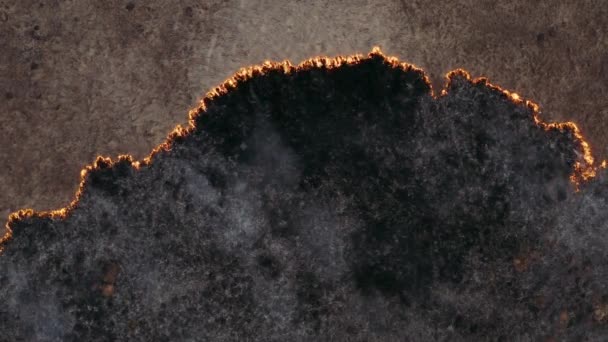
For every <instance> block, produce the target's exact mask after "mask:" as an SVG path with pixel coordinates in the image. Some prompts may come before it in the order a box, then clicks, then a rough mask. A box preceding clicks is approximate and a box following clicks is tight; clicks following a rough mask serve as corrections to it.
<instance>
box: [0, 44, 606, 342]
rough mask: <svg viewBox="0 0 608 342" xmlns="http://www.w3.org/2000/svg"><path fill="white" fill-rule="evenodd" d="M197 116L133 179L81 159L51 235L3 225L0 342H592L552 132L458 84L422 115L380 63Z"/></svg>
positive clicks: (24, 222) (594, 281)
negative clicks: (8, 234)
mask: <svg viewBox="0 0 608 342" xmlns="http://www.w3.org/2000/svg"><path fill="white" fill-rule="evenodd" d="M292 71H293V70H292ZM205 104H206V110H205V111H202V110H201V111H200V112H199V115H198V116H196V117H195V124H196V128H195V130H194V131H193V132H191V133H190V134H189V135H187V136H185V137H177V138H176V139H175V140H173V141H172V142H171V145H170V149H168V150H166V151H161V152H158V153H157V154H155V155H154V156H153V158H152V162H151V163H150V164H147V165H143V166H141V168H140V169H136V168H134V167H133V166H132V165H131V161H130V160H129V159H121V160H120V161H119V162H117V163H114V164H112V163H109V162H108V161H104V160H98V162H97V168H96V169H94V170H93V171H90V172H89V173H88V174H87V176H86V178H85V183H84V189H83V191H82V193H81V197H80V199H79V201H78V203H77V204H76V205H75V209H74V210H73V212H71V213H70V215H69V216H68V217H67V218H65V219H59V218H50V217H39V216H36V215H34V216H32V217H26V218H23V219H21V220H16V221H14V222H12V223H11V226H12V228H13V230H14V235H13V238H12V240H10V241H9V242H8V243H7V244H6V246H5V251H4V254H3V255H2V256H1V257H0V302H2V303H6V304H3V305H1V306H0V331H2V332H3V334H2V335H0V340H3V339H4V340H6V341H14V340H19V339H22V340H23V339H25V340H33V339H38V340H52V339H62V340H73V341H77V340H78V341H79V340H87V341H109V340H121V341H151V340H155V341H156V340H157V341H162V340H167V341H169V340H187V339H192V340H214V341H231V340H244V339H248V340H255V341H284V340H310V341H316V340H327V339H330V340H349V341H351V340H357V341H359V340H360V341H366V340H387V341H392V340H407V339H408V338H413V339H414V340H421V341H422V340H446V341H448V340H449V341H454V340H479V339H483V338H489V339H491V340H501V339H502V340H512V339H532V340H537V339H541V338H562V339H573V340H577V339H581V338H583V337H597V336H602V334H604V333H606V328H605V324H604V323H603V321H602V320H603V318H602V317H603V316H601V312H599V311H597V310H598V308H602V306H601V305H604V304H603V303H604V302H603V300H604V299H605V298H606V295H608V293H606V291H605V289H604V288H603V287H602V285H601V284H603V283H604V281H605V280H606V279H604V278H603V275H604V274H606V273H603V272H602V271H601V270H603V269H604V267H605V266H601V265H603V264H602V263H603V260H606V258H605V256H604V254H602V252H601V249H589V250H585V249H584V248H580V246H578V247H577V246H576V243H577V242H576V241H579V240H577V239H576V238H572V236H571V234H572V232H573V231H574V227H575V226H578V223H579V221H576V220H577V219H576V218H577V217H580V216H581V215H584V213H585V211H584V210H585V209H584V208H586V206H587V204H581V203H582V202H579V198H581V197H580V196H579V195H577V194H575V192H574V187H573V186H572V184H571V183H570V180H569V177H570V175H571V174H572V173H573V172H574V165H575V162H577V161H579V162H580V161H581V158H582V157H581V155H582V153H583V151H582V148H581V142H580V141H579V140H577V138H576V137H575V135H574V132H573V131H572V130H571V129H570V128H567V127H564V128H550V129H546V128H543V127H541V126H539V125H537V124H536V123H535V122H534V119H533V114H534V113H533V112H532V110H531V109H530V108H528V107H525V106H523V105H517V104H515V103H514V102H512V101H511V100H510V99H509V98H508V97H507V95H505V94H504V93H503V92H502V91H500V90H499V89H497V88H493V87H491V86H489V85H487V84H486V82H485V81H478V82H472V81H470V80H469V79H467V78H466V76H465V75H463V74H461V73H455V74H453V75H452V76H451V79H450V83H449V86H448V89H447V94H446V95H445V96H441V97H437V98H434V97H433V96H432V95H431V91H430V86H429V84H428V83H427V81H426V79H425V78H424V75H423V74H422V72H421V71H419V70H415V69H412V68H407V67H406V68H404V67H397V66H395V65H394V64H391V62H389V61H387V60H386V59H385V58H384V57H383V56H382V55H380V54H378V53H372V54H370V56H369V57H368V58H364V59H362V60H361V61H359V62H357V63H350V64H345V65H342V66H340V67H337V68H327V67H325V66H316V67H305V68H301V69H298V70H297V71H293V72H291V73H285V72H284V71H283V70H282V69H281V68H278V67H277V68H270V69H269V70H267V71H265V72H264V73H263V74H261V75H256V76H255V77H253V78H249V79H246V80H242V81H240V82H239V84H238V87H237V88H236V89H232V90H230V91H229V92H227V93H225V94H222V95H221V96H218V97H215V98H213V99H209V98H207V99H205ZM600 178H601V177H600ZM597 182H600V180H598V181H597ZM594 184H595V183H593V184H590V185H586V187H591V188H593V189H595V190H593V192H591V190H585V191H589V193H593V196H595V197H593V198H591V197H585V200H587V201H591V202H593V203H600V202H601V199H602V198H605V196H604V195H603V191H602V190H601V188H599V189H600V190H598V189H596V188H594V187H599V185H597V186H596V185H594ZM598 184H599V183H598ZM585 203H587V202H585ZM601 203H604V202H601ZM594 205H595V204H594ZM599 211H601V210H598V212H599ZM568 213H572V214H568ZM559 215H561V216H559ZM593 222H594V223H593V224H594V225H596V226H598V225H599V223H598V222H602V221H601V220H599V219H597V220H594V221H593ZM564 236H565V238H564ZM558 237H559V238H558ZM580 241H583V240H580ZM566 251H567V252H566ZM563 265H569V266H568V268H564V267H562V266H563ZM606 305H608V303H606ZM564 310H565V311H566V312H567V314H564V313H563V312H564ZM372 312H373V313H372ZM598 312H599V313H598ZM606 315H607V317H608V313H606ZM43 317H46V318H48V317H52V319H50V320H49V319H47V320H46V321H44V322H45V323H42V321H43V320H41V318H43ZM564 317H566V319H565V318H564ZM564 320H566V322H564Z"/></svg>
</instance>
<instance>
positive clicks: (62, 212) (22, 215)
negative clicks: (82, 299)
mask: <svg viewBox="0 0 608 342" xmlns="http://www.w3.org/2000/svg"><path fill="white" fill-rule="evenodd" d="M372 57H382V58H383V59H384V60H385V61H386V63H388V64H389V65H390V66H391V67H393V68H396V69H402V70H404V71H415V72H418V73H419V74H420V76H421V77H422V79H423V81H424V82H425V83H426V85H427V86H428V87H429V89H430V94H431V96H433V98H438V97H441V96H445V95H446V94H447V89H448V88H449V85H450V82H451V79H452V77H453V76H455V75H457V74H459V75H462V76H464V77H465V78H466V79H467V80H469V81H471V82H473V83H474V84H479V83H481V84H483V85H486V86H488V87H490V88H492V89H494V90H497V91H500V92H502V93H504V94H505V95H506V96H507V97H508V98H509V99H510V100H511V101H513V102H514V103H515V104H525V105H526V106H527V107H528V108H529V109H531V110H532V113H533V118H534V122H535V123H536V124H537V125H538V126H540V127H542V128H544V129H545V130H550V129H555V128H557V129H560V130H564V129H570V130H572V132H573V133H574V136H575V138H576V139H577V140H578V141H580V143H581V146H582V148H583V158H582V159H583V161H584V163H582V162H580V161H579V162H576V164H575V167H574V172H573V174H572V175H571V177H570V180H571V181H572V183H573V184H574V185H575V186H576V189H577V191H578V185H579V184H580V183H581V182H584V181H588V180H589V179H591V178H593V177H595V175H596V170H597V168H594V167H593V161H594V160H593V157H592V154H591V148H590V147H589V144H588V143H587V142H586V141H585V139H584V137H583V135H582V134H581V132H580V130H579V129H578V127H577V126H576V124H574V123H573V122H561V123H545V122H543V121H541V120H540V119H539V113H540V112H539V106H538V105H537V104H536V103H534V102H532V101H529V100H525V101H524V100H522V98H521V97H520V95H518V94H516V93H514V92H510V91H508V90H504V89H502V88H500V87H499V86H496V85H492V84H491V83H489V82H488V81H487V78H486V77H478V78H476V79H474V80H471V76H470V75H469V73H468V72H467V71H465V70H463V69H456V70H453V71H450V72H449V73H447V74H446V78H447V83H446V85H445V87H444V89H442V91H441V95H439V96H436V95H435V93H434V91H433V87H432V84H431V82H430V79H429V78H428V77H427V76H426V75H425V74H424V72H423V70H422V69H421V68H418V67H417V66H415V65H414V64H409V63H405V62H400V61H399V59H397V58H396V57H393V56H385V55H384V54H383V53H382V51H381V50H380V48H379V47H377V46H376V47H374V48H373V49H372V51H371V52H370V53H369V54H368V58H372ZM364 59H365V57H364V56H363V55H361V54H356V55H351V56H337V57H326V56H319V57H314V58H310V59H307V60H305V61H303V62H301V63H300V64H299V65H297V66H293V65H292V64H291V62H289V61H288V60H285V61H282V62H272V61H264V62H263V63H262V65H253V66H249V67H247V68H241V69H239V70H238V71H237V72H236V73H235V74H234V75H233V76H231V77H229V78H228V79H226V80H225V81H224V82H222V83H221V84H220V85H219V86H217V87H215V88H213V89H211V90H209V91H208V92H207V94H205V96H204V97H203V98H202V99H201V100H200V101H199V105H198V107H196V108H193V109H191V110H190V111H189V112H188V127H186V128H184V127H182V126H181V125H177V126H176V127H175V129H173V131H171V132H170V133H169V134H168V136H167V138H166V140H165V141H164V142H163V143H161V144H160V145H158V146H156V147H155V148H154V149H153V150H152V152H151V153H150V154H149V155H148V156H147V157H145V158H143V160H142V161H136V160H134V158H133V157H132V156H130V155H119V156H118V159H117V160H116V161H113V160H112V159H111V158H109V157H102V156H98V157H97V158H96V159H95V162H93V164H91V165H87V166H85V168H83V169H82V171H81V172H80V185H79V187H78V190H77V192H76V194H75V198H74V200H72V201H71V202H70V203H69V204H68V205H67V206H65V207H64V208H60V209H57V210H50V211H37V212H36V211H34V210H33V209H31V208H30V209H21V210H19V211H17V212H14V213H11V214H10V215H9V217H8V221H7V223H6V225H5V227H6V233H5V235H4V236H3V237H1V238H0V254H1V253H2V251H3V249H4V246H5V245H6V243H7V242H8V241H9V240H10V239H11V237H12V232H13V230H12V228H11V225H12V224H14V223H15V222H17V221H20V220H25V219H27V218H30V217H35V218H50V219H53V220H63V219H65V218H66V217H68V215H70V213H71V212H72V210H74V208H75V207H76V206H77V205H78V202H79V199H80V197H81V194H82V191H83V189H84V186H85V181H86V176H87V174H88V173H89V172H95V171H96V170H98V169H101V168H109V167H112V166H113V165H114V164H115V163H117V162H121V161H122V162H127V163H129V164H130V165H131V166H132V167H133V168H134V169H135V170H140V169H141V168H142V167H146V166H149V165H150V164H151V163H152V159H153V157H154V156H155V155H156V154H157V153H160V152H162V151H169V150H170V149H171V144H172V143H173V142H174V141H176V140H178V139H182V138H184V137H187V136H188V135H189V134H190V133H192V132H193V131H194V130H195V129H196V124H195V118H196V117H197V116H199V115H202V114H203V113H204V112H205V111H206V105H207V104H208V103H210V102H211V101H213V99H215V98H217V97H219V96H222V95H225V94H227V93H228V92H230V91H231V90H233V89H235V88H237V87H238V85H239V84H240V83H242V82H244V81H247V80H249V79H251V78H254V77H256V76H261V75H263V74H265V73H267V72H269V71H273V70H278V71H282V72H283V73H284V74H291V73H294V72H299V71H306V70H310V69H314V68H320V69H334V68H338V67H341V66H346V65H356V64H358V63H360V62H361V61H362V60H364ZM600 167H601V168H606V161H605V160H604V161H602V163H601V165H600Z"/></svg>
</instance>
